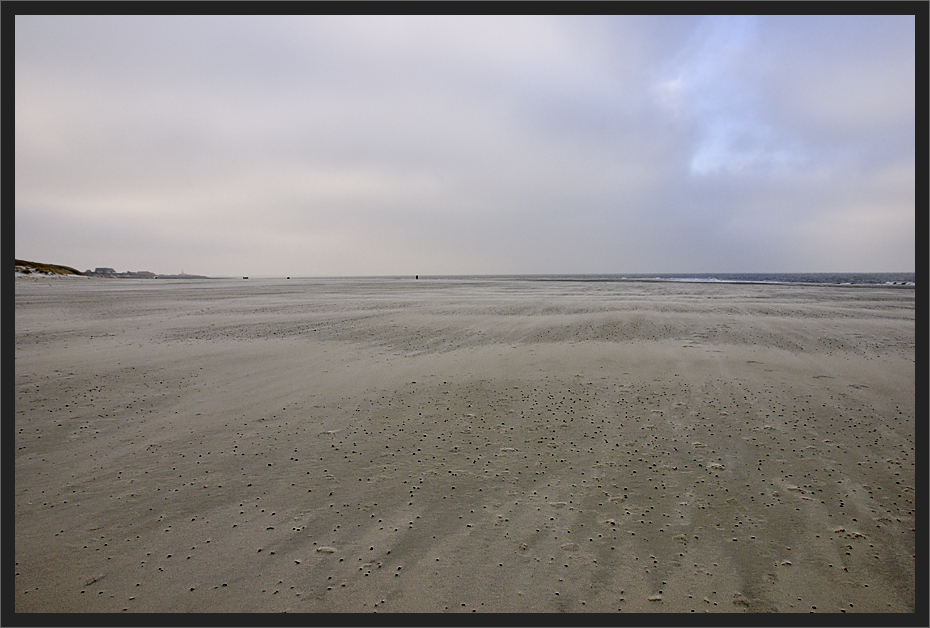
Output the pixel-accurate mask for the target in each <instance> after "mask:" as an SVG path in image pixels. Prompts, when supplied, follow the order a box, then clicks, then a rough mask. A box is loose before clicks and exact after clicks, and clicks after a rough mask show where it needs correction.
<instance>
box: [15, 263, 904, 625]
mask: <svg viewBox="0 0 930 628" xmlns="http://www.w3.org/2000/svg"><path fill="white" fill-rule="evenodd" d="M15 320H16V323H15V324H16V357H15V366H16V373H15V394H16V403H15V408H16V417H15V426H16V427H15V430H16V439H15V447H16V451H15V470H16V479H15V512H16V519H15V524H16V529H15V540H16V546H15V551H16V576H15V609H16V611H18V612H47V611H51V612H60V611H92V612H124V611H125V612H156V611H157V612H186V611H197V612H279V611H288V612H371V611H377V612H398V611H405V612H443V611H445V612H473V611H477V612H479V613H480V612H489V611H498V612H511V611H522V612H559V611H567V612H587V611H592V612H616V611H623V612H685V613H687V612H696V613H702V612H706V611H709V612H729V613H733V612H765V611H776V612H810V611H814V612H841V611H842V612H911V611H913V610H914V608H915V584H914V568H915V558H914V553H915V549H914V543H915V519H914V510H915V505H914V502H915V495H914V481H915V472H914V456H915V452H914V447H915V439H914V418H915V414H914V397H915V375H914V350H915V330H914V324H915V321H914V291H913V289H901V288H890V287H889V288H853V287H814V286H779V285H728V284H675V283H646V282H643V283H639V282H631V283H606V282H591V283H584V282H528V281H466V280H458V281H440V280H423V279H421V280H419V281H414V280H413V279H410V280H406V279H404V280H401V279H383V280H364V279H342V280H337V279H330V280H323V279H321V280H309V279H292V280H290V281H288V280H283V279H281V280H270V279H266V280H260V279H258V280H257V279H251V280H248V281H243V280H231V279H230V280H209V281H193V280H189V281H183V280H176V281H171V280H165V281H162V280H106V279H89V278H88V279H82V278H78V279H74V280H61V279H54V278H50V279H33V278H28V279H17V280H16V308H15Z"/></svg>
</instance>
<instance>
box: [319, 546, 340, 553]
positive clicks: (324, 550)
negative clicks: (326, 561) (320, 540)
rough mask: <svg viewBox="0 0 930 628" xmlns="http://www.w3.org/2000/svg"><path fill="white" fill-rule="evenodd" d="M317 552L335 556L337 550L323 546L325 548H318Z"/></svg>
mask: <svg viewBox="0 0 930 628" xmlns="http://www.w3.org/2000/svg"><path fill="white" fill-rule="evenodd" d="M316 551H318V552H325V553H326V554H333V553H335V552H336V548H335V547H329V546H328V545H323V546H321V547H318V548H316Z"/></svg>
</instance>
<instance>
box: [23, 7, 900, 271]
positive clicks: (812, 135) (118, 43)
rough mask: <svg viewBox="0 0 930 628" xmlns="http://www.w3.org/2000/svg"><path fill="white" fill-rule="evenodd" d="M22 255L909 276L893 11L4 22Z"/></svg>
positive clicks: (207, 266)
mask: <svg viewBox="0 0 930 628" xmlns="http://www.w3.org/2000/svg"><path fill="white" fill-rule="evenodd" d="M15 81H16V256H17V257H19V258H25V259H30V260H34V261H43V262H50V263H58V264H67V265H70V266H75V267H77V268H79V269H80V270H84V269H86V268H93V267H96V266H111V267H114V268H117V269H118V270H151V271H154V272H159V273H175V272H180V271H181V270H184V271H186V272H189V273H198V274H207V275H213V276H219V275H229V276H235V275H239V274H250V275H256V276H257V275H295V276H311V275H382V274H384V275H393V274H414V273H419V274H472V273H491V274H497V273H635V272H804V271H812V272H814V271H824V272H827V271H850V272H867V271H876V272H877V271H913V270H914V251H915V228H914V218H915V206H914V203H915V195H914V186H915V104H914V101H915V21H914V18H913V16H904V17H894V16H892V17H881V16H867V17H738V16H733V17H728V16H722V17H720V16H717V17H681V18H676V17H610V18H607V17H468V18H462V17H456V18H445V17H442V18H430V17H311V16H307V17H99V16H86V17H74V16H60V17H54V16H26V17H22V16H17V17H16V77H15Z"/></svg>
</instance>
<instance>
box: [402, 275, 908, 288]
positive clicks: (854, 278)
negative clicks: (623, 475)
mask: <svg viewBox="0 0 930 628" xmlns="http://www.w3.org/2000/svg"><path fill="white" fill-rule="evenodd" d="M914 275H915V273H636V274H632V273H627V274H591V275H471V276H465V275H444V276H441V277H439V276H427V275H420V278H421V279H485V280H487V279H507V280H521V279H522V280H530V281H670V282H675V281H678V282H689V283H708V282H719V283H759V284H812V285H834V286H906V287H914V285H915V276H914Z"/></svg>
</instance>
